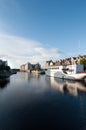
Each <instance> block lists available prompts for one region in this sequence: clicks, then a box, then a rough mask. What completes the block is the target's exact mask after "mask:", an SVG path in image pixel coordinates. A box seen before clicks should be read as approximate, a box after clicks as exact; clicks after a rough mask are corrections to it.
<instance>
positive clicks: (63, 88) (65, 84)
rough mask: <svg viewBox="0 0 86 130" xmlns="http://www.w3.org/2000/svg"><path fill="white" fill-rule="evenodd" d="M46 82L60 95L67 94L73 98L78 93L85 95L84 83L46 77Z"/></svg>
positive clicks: (85, 84)
mask: <svg viewBox="0 0 86 130" xmlns="http://www.w3.org/2000/svg"><path fill="white" fill-rule="evenodd" d="M46 82H47V83H48V84H49V85H50V86H51V87H52V88H54V89H56V90H57V91H59V92H61V93H65V92H69V93H70V94H72V95H74V96H77V95H78V93H79V92H78V91H81V92H85V93H86V83H84V82H76V81H69V80H62V79H58V78H54V77H46Z"/></svg>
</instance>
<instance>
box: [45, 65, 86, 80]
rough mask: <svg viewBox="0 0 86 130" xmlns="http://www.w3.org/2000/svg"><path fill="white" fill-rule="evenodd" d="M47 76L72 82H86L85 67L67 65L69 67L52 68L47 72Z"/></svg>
mask: <svg viewBox="0 0 86 130" xmlns="http://www.w3.org/2000/svg"><path fill="white" fill-rule="evenodd" d="M46 75H47V76H52V77H56V78H61V79H70V80H85V81H86V73H84V72H83V65H76V64H75V65H67V66H57V67H54V68H53V67H50V68H49V69H47V71H46Z"/></svg>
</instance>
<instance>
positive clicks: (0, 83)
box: [0, 78, 10, 89]
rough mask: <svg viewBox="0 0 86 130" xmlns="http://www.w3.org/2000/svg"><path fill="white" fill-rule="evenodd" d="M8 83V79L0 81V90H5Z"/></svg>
mask: <svg viewBox="0 0 86 130" xmlns="http://www.w3.org/2000/svg"><path fill="white" fill-rule="evenodd" d="M9 83H10V78H7V79H5V78H4V79H0V89H2V88H5V87H6V86H7V85H8V84H9Z"/></svg>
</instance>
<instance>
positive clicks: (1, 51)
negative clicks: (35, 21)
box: [0, 33, 60, 67]
mask: <svg viewBox="0 0 86 130" xmlns="http://www.w3.org/2000/svg"><path fill="white" fill-rule="evenodd" d="M59 57H60V53H59V51H58V49H57V48H44V45H43V44H42V43H40V42H38V41H34V40H29V39H25V38H22V37H17V36H11V35H8V34H1V33H0V58H1V59H6V60H8V61H9V62H10V63H11V64H13V66H14V67H19V66H20V65H21V64H23V63H26V62H28V61H29V62H31V63H37V62H39V63H41V64H43V63H44V62H45V61H46V60H50V59H53V60H55V59H58V58H59Z"/></svg>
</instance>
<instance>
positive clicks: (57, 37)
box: [0, 0, 86, 68]
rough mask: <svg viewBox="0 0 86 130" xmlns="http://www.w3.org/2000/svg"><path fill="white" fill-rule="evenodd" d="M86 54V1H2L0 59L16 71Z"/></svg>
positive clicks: (0, 1) (0, 11) (0, 7)
mask: <svg viewBox="0 0 86 130" xmlns="http://www.w3.org/2000/svg"><path fill="white" fill-rule="evenodd" d="M78 55H86V0H0V59H2V60H7V61H8V64H9V65H10V66H11V67H12V68H19V67H20V65H21V64H24V63H27V62H30V63H32V64H33V63H38V62H39V63H40V64H41V65H42V66H44V64H45V61H46V60H50V59H52V60H53V61H56V60H58V59H62V58H68V57H73V56H78Z"/></svg>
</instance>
